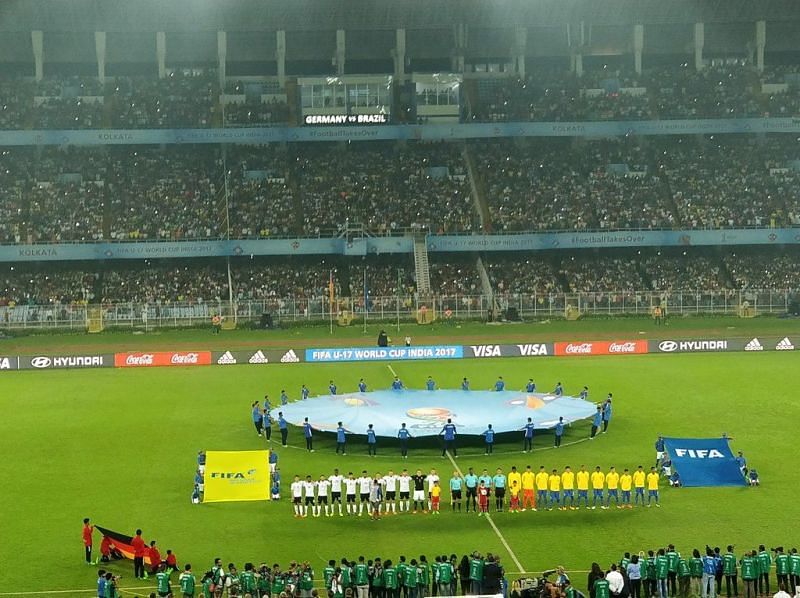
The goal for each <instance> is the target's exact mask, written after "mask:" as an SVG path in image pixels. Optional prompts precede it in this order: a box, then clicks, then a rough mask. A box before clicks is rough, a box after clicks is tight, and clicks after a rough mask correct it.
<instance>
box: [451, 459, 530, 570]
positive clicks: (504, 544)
mask: <svg viewBox="0 0 800 598" xmlns="http://www.w3.org/2000/svg"><path fill="white" fill-rule="evenodd" d="M445 454H446V455H447V458H448V459H450V463H452V465H453V467H454V468H455V470H456V471H457V472H458V475H460V476H461V477H462V478H463V477H464V472H463V471H461V468H460V467H459V466H458V463H456V461H455V459H453V456H452V455H451V454H450V451H445ZM485 515H486V519H487V521H488V522H489V525H491V526H492V529H493V530H494V533H495V534H497V537H498V538H500V542H502V544H503V546H504V547H505V549H506V550H507V551H508V554H509V555H511V560H512V561H514V564H515V565H516V566H517V571H518V572H519V573H524V572H525V568H524V567H523V566H522V563H520V562H519V559H518V558H517V555H516V554H514V551H513V550H511V546H509V545H508V542H507V541H506V538H505V536H503V534H502V533H500V530H499V529H498V527H497V525H496V524H495V522H494V521H492V516H491V515H490V514H489V513H488V512H487V513H485Z"/></svg>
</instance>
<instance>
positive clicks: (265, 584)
mask: <svg viewBox="0 0 800 598" xmlns="http://www.w3.org/2000/svg"><path fill="white" fill-rule="evenodd" d="M269 577H270V576H269V567H267V564H266V563H261V565H260V566H259V567H258V575H257V578H256V587H257V588H258V595H259V596H261V597H262V598H263V597H265V596H269Z"/></svg>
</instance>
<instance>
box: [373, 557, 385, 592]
mask: <svg viewBox="0 0 800 598" xmlns="http://www.w3.org/2000/svg"><path fill="white" fill-rule="evenodd" d="M370 579H371V580H372V588H373V590H374V594H375V595H376V596H383V588H384V582H383V563H382V562H381V560H380V559H378V558H376V559H375V563H374V564H373V565H372V570H371V571H370Z"/></svg>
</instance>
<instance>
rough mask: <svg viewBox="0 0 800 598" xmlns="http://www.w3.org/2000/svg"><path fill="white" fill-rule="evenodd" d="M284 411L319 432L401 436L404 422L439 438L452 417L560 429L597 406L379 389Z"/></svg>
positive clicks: (479, 426)
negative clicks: (561, 423) (340, 427)
mask: <svg viewBox="0 0 800 598" xmlns="http://www.w3.org/2000/svg"><path fill="white" fill-rule="evenodd" d="M276 411H282V412H283V416H284V417H285V418H286V420H287V421H289V422H290V423H292V424H295V425H301V424H302V423H303V420H304V418H306V417H307V418H308V421H309V423H310V424H311V425H312V426H313V427H314V428H316V429H318V430H323V431H331V432H332V431H334V430H336V427H337V422H342V424H343V425H344V427H345V429H347V430H348V431H350V432H353V433H355V434H366V430H367V426H368V425H369V424H372V426H373V428H374V430H375V433H376V434H377V435H378V436H388V437H396V436H397V430H398V429H399V428H400V425H401V424H402V423H405V424H406V427H407V428H408V429H409V431H410V432H411V435H412V436H435V435H436V434H438V433H439V431H440V430H441V429H442V426H443V425H444V424H445V423H446V422H447V420H448V418H449V419H452V420H453V423H454V424H456V426H457V428H458V433H459V434H481V433H483V431H484V430H486V427H487V425H488V424H492V428H494V431H495V432H497V433H502V432H511V431H514V430H519V429H521V428H522V427H523V426H524V425H525V423H526V422H527V420H528V418H529V417H530V418H531V419H532V420H533V423H534V427H535V428H538V429H549V428H553V427H555V425H556V423H557V422H558V418H559V417H563V418H564V423H571V422H574V421H577V420H580V419H586V418H589V417H592V416H593V415H594V413H595V412H596V411H597V407H596V406H595V404H594V403H591V402H590V401H584V400H583V399H578V398H576V397H567V396H560V397H557V396H555V395H551V394H543V393H528V392H515V391H501V392H496V391H488V390H470V391H464V390H434V391H426V390H378V391H374V392H354V393H348V394H341V395H324V396H320V397H315V398H312V399H308V400H306V401H295V402H293V403H290V404H288V405H283V406H281V407H278V408H276V409H274V410H273V415H275V412H276Z"/></svg>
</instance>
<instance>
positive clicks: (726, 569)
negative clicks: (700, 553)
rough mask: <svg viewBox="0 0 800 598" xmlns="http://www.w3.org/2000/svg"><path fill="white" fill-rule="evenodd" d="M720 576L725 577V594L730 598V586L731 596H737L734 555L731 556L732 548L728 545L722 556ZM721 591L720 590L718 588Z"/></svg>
mask: <svg viewBox="0 0 800 598" xmlns="http://www.w3.org/2000/svg"><path fill="white" fill-rule="evenodd" d="M722 574H723V575H724V576H725V592H726V594H727V596H728V598H731V586H732V587H733V595H734V596H738V595H739V586H738V583H737V578H736V555H735V554H733V546H731V545H730V544H728V550H727V552H726V553H725V554H723V555H722ZM720 590H722V588H720Z"/></svg>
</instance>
